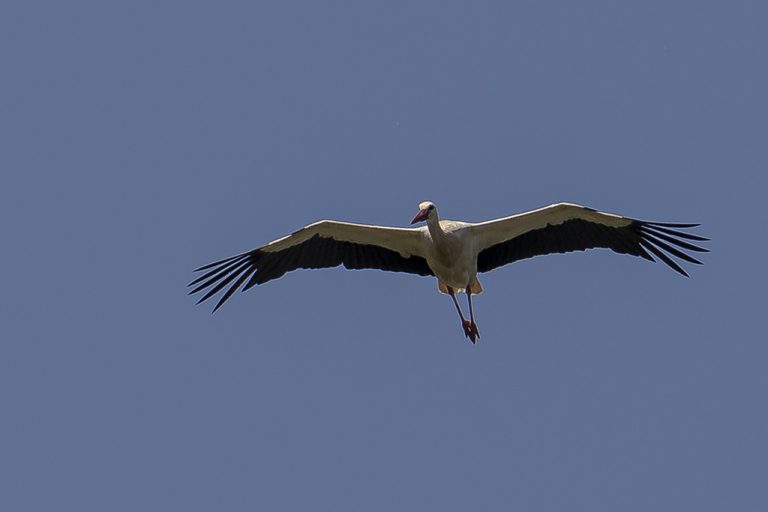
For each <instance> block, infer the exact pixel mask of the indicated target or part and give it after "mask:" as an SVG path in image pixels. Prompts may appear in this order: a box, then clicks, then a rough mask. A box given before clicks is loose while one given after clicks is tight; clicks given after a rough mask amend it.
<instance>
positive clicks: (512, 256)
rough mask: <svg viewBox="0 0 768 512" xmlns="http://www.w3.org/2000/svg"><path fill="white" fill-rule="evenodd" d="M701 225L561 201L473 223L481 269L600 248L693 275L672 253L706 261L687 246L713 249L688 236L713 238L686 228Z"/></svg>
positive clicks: (690, 261)
mask: <svg viewBox="0 0 768 512" xmlns="http://www.w3.org/2000/svg"><path fill="white" fill-rule="evenodd" d="M696 226H698V224H671V223H661V222H646V221H640V220H635V219H630V218H627V217H622V216H620V215H614V214H611V213H604V212H599V211H597V210H593V209H591V208H587V207H584V206H580V205H575V204H569V203H560V204H555V205H551V206H547V207H546V208H541V209H539V210H533V211H531V212H527V213H523V214H520V215H514V216H512V217H506V218H503V219H498V220H492V221H488V222H482V223H478V224H475V225H473V227H472V229H473V230H474V231H475V233H476V234H477V237H478V240H479V248H480V252H479V254H478V257H477V269H478V271H479V272H488V271H490V270H493V269H495V268H498V267H501V266H503V265H507V264H508V263H512V262H515V261H518V260H522V259H525V258H532V257H534V256H539V255H543V254H552V253H566V252H571V251H583V250H585V249H592V248H597V247H604V248H608V249H612V250H613V251H615V252H618V253H622V254H631V255H632V256H639V257H641V258H645V259H647V260H650V261H655V260H654V258H653V256H656V257H657V258H659V259H660V260H661V261H663V262H664V263H666V264H667V265H668V266H669V267H671V268H672V269H673V270H675V271H677V272H679V273H680V274H682V275H684V276H688V274H687V273H686V272H685V270H683V268H682V267H681V266H680V265H679V264H678V263H677V262H676V261H675V260H673V259H672V258H671V257H670V255H671V256H675V257H677V258H680V259H681V260H684V261H687V262H689V263H695V264H701V262H700V261H699V260H697V259H696V258H693V257H692V256H690V255H689V254H687V253H685V252H683V251H693V252H708V249H704V248H702V247H699V246H697V245H694V244H692V243H690V242H686V241H685V240H692V241H706V240H708V239H707V238H704V237H701V236H698V235H693V234H690V233H686V232H683V231H680V230H681V229H687V228H692V227H696Z"/></svg>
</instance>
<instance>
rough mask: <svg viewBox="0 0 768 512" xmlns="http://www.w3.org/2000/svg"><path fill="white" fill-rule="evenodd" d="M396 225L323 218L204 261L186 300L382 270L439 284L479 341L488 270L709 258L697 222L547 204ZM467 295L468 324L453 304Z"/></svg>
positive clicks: (423, 216)
mask: <svg viewBox="0 0 768 512" xmlns="http://www.w3.org/2000/svg"><path fill="white" fill-rule="evenodd" d="M420 222H424V223H425V225H422V226H419V227H415V228H398V227H389V226H373V225H366V224H352V223H349V222H339V221H334V220H321V221H319V222H315V223H313V224H310V225H308V226H305V227H303V228H301V229H299V230H298V231H296V232H294V233H292V234H290V235H288V236H285V237H283V238H279V239H277V240H274V241H272V242H270V243H268V244H266V245H264V246H262V247H259V248H257V249H253V250H251V251H248V252H244V253H242V254H238V255H235V256H231V257H229V258H226V259H223V260H220V261H216V262H214V263H209V264H208V265H205V266H202V267H200V268H198V269H196V270H195V272H201V273H202V275H200V276H199V277H198V278H197V279H195V280H194V281H192V282H191V283H189V285H188V286H190V287H194V288H192V290H191V291H190V292H189V293H190V294H194V293H198V292H202V291H204V290H205V294H204V295H203V296H202V297H201V298H200V300H198V302H197V303H198V304H200V303H201V302H203V301H205V300H206V299H209V298H210V297H212V296H214V295H215V294H216V293H218V292H220V291H221V290H223V289H225V288H226V290H225V291H224V293H223V294H222V295H221V297H220V298H219V300H218V302H217V303H216V306H215V307H214V308H213V311H214V312H215V311H216V310H217V309H219V308H220V307H221V306H222V305H223V304H224V303H225V302H226V301H227V300H228V299H229V298H230V297H231V296H232V294H233V293H235V291H237V290H238V289H239V288H241V287H242V291H246V290H248V289H249V288H251V287H253V286H254V285H257V284H263V283H266V282H267V281H271V280H273V279H277V278H278V277H281V276H283V275H284V274H285V273H286V272H290V271H292V270H296V269H299V268H329V267H337V266H339V265H344V267H345V268H348V269H355V270H357V269H379V270H388V271H392V272H407V273H410V274H417V275H420V276H434V277H436V278H437V286H438V290H439V291H440V292H441V293H444V294H447V295H450V297H451V299H452V300H453V303H454V305H455V306H456V310H457V311H458V313H459V318H460V319H461V327H462V329H463V330H464V334H465V336H466V337H467V338H469V340H470V341H471V342H472V343H475V342H476V341H477V338H479V337H480V331H479V330H478V328H477V323H475V315H474V311H473V309H472V295H477V294H479V293H482V291H483V287H482V286H481V284H480V281H479V280H478V279H477V274H478V272H489V271H491V270H493V269H495V268H499V267H502V266H504V265H507V264H509V263H513V262H515V261H519V260H523V259H526V258H531V257H533V256H540V255H544V254H552V253H567V252H572V251H583V250H585V249H592V248H598V247H604V248H608V249H612V250H613V251H615V252H617V253H622V254H630V255H632V256H639V257H641V258H644V259H646V260H650V261H655V259H654V256H655V257H656V258H658V259H660V260H661V261H662V262H664V263H666V264H667V265H668V266H669V267H670V268H672V269H673V270H675V271H677V272H679V273H680V274H682V275H684V276H686V277H687V276H688V274H687V273H686V271H685V270H683V268H682V267H681V266H680V265H679V264H678V263H677V262H676V261H675V260H673V259H672V257H671V256H674V257H676V258H679V259H681V260H684V261H687V262H689V263H696V264H701V262H700V261H699V260H697V259H696V258H693V257H692V256H690V255H689V254H687V253H686V252H684V251H692V252H708V249H704V248H702V247H699V246H697V245H694V244H693V243H691V242H703V241H707V240H708V239H707V238H704V237H702V236H698V235H694V234H691V233H688V232H685V231H681V230H684V229H688V228H693V227H696V226H698V225H699V224H672V223H662V222H646V221H641V220H636V219H631V218H629V217H622V216H620V215H615V214H612V213H605V212H600V211H597V210H594V209H592V208H587V207H585V206H580V205H577V204H571V203H559V204H553V205H550V206H547V207H544V208H540V209H538V210H532V211H529V212H525V213H520V214H517V215H512V216H511V217H503V218H500V219H494V220H489V221H486V222H478V223H473V222H461V221H455V220H440V217H439V216H438V213H437V206H435V204H434V203H433V202H431V201H424V202H422V203H420V204H419V211H418V213H417V214H416V216H415V217H414V218H413V220H412V221H411V224H417V223H420ZM462 291H463V292H464V293H466V295H467V303H468V309H469V318H466V317H465V316H464V313H463V312H462V310H461V307H460V306H459V302H458V300H457V299H456V293H457V292H462Z"/></svg>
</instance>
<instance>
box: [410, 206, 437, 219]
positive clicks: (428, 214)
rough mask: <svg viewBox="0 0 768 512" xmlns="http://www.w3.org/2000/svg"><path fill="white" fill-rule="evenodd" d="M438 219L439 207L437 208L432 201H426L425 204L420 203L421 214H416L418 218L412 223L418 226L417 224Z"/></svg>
mask: <svg viewBox="0 0 768 512" xmlns="http://www.w3.org/2000/svg"><path fill="white" fill-rule="evenodd" d="M436 218H437V206H435V203H433V202H432V201H424V202H423V203H419V213H417V214H416V216H415V217H414V218H413V220H412V221H411V224H416V223H417V222H421V221H423V220H426V221H428V220H430V219H436Z"/></svg>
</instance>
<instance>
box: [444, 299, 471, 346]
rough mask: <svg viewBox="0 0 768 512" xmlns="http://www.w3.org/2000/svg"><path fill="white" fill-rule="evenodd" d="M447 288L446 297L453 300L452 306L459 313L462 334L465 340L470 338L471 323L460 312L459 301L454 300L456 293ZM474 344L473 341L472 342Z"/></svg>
mask: <svg viewBox="0 0 768 512" xmlns="http://www.w3.org/2000/svg"><path fill="white" fill-rule="evenodd" d="M447 288H448V295H450V296H451V299H453V304H454V305H455V306H456V311H458V312H459V318H461V327H462V329H464V334H465V335H466V336H467V338H470V339H472V338H471V335H472V328H471V327H472V323H471V322H470V321H469V320H467V319H465V318H464V313H462V312H461V307H460V306H459V301H458V300H456V291H455V290H454V289H453V288H451V287H450V286H448V287H447ZM472 343H474V340H473V341H472Z"/></svg>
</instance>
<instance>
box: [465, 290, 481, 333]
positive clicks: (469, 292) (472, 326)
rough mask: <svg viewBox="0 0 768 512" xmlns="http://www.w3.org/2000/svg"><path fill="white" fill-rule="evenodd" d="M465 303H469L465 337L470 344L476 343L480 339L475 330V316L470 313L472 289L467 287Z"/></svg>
mask: <svg viewBox="0 0 768 512" xmlns="http://www.w3.org/2000/svg"><path fill="white" fill-rule="evenodd" d="M466 291H467V302H469V334H468V335H467V336H468V337H469V339H470V340H472V343H476V342H477V338H479V337H480V331H478V330H477V324H476V323H475V314H474V312H473V311H472V289H471V288H470V287H469V286H467V290H466ZM465 330H466V329H465Z"/></svg>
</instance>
